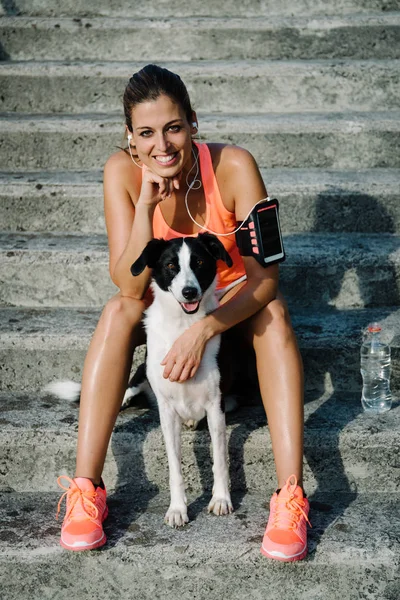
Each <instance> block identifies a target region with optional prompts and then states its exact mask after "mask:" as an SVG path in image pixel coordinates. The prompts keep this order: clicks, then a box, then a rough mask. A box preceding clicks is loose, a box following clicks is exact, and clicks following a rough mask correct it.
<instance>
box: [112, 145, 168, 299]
mask: <svg viewBox="0 0 400 600" xmlns="http://www.w3.org/2000/svg"><path fill="white" fill-rule="evenodd" d="M137 171H138V168H137V167H136V166H134V165H132V164H131V161H130V158H129V157H128V156H126V155H125V154H124V153H122V152H118V153H117V154H114V155H113V156H111V157H110V158H109V159H108V161H107V163H106V165H105V167H104V214H105V219H106V227H107V234H108V244H109V253H110V265H109V268H110V275H111V279H112V281H113V282H114V283H115V285H117V286H118V287H119V289H120V290H121V294H122V295H123V296H130V297H132V298H137V299H142V298H143V296H144V295H145V293H146V290H147V288H148V286H149V283H150V278H151V271H150V269H148V268H146V269H145V270H144V271H143V273H141V274H140V275H138V276H137V277H133V276H132V274H131V272H130V268H131V265H132V263H133V262H134V261H135V260H136V259H137V258H138V257H139V256H140V254H141V253H142V251H143V249H144V247H145V246H146V244H147V243H148V242H149V241H150V240H151V239H152V238H153V215H154V210H155V208H156V206H157V204H158V203H159V202H160V201H162V200H164V199H165V198H166V196H167V195H168V194H169V193H170V192H171V190H172V188H171V186H172V185H175V186H179V183H178V182H177V181H174V180H166V179H163V178H162V177H160V176H158V175H154V173H152V172H151V171H150V170H149V169H147V170H146V171H145V172H144V173H143V177H142V173H141V172H140V173H138V172H137Z"/></svg>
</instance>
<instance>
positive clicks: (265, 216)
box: [257, 205, 284, 262]
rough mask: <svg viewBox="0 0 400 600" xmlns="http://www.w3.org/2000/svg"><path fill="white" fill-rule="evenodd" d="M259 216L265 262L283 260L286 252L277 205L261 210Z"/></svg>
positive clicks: (258, 212)
mask: <svg viewBox="0 0 400 600" xmlns="http://www.w3.org/2000/svg"><path fill="white" fill-rule="evenodd" d="M257 214H258V222H259V225H260V233H261V239H262V245H263V250H264V257H265V262H270V261H271V260H276V259H278V258H282V257H283V255H284V252H283V244H282V238H281V232H280V227H279V217H278V209H277V207H276V205H272V206H267V207H265V208H261V209H260V210H259V211H257Z"/></svg>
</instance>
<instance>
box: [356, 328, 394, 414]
mask: <svg viewBox="0 0 400 600" xmlns="http://www.w3.org/2000/svg"><path fill="white" fill-rule="evenodd" d="M367 331H368V333H367V337H366V338H365V340H364V342H363V344H362V346H361V375H362V378H363V388H362V397H361V404H362V406H363V408H364V410H365V411H366V412H367V413H371V414H380V413H384V412H386V411H387V410H390V408H391V407H392V394H391V391H390V346H389V345H388V344H385V343H384V342H382V341H381V339H380V337H381V327H380V325H379V324H378V323H372V324H371V325H369V326H368V330H367Z"/></svg>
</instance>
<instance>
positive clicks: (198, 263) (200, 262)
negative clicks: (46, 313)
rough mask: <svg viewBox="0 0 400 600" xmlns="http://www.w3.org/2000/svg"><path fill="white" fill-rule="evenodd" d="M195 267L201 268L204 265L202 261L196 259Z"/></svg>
mask: <svg viewBox="0 0 400 600" xmlns="http://www.w3.org/2000/svg"><path fill="white" fill-rule="evenodd" d="M197 265H198V266H199V267H202V266H203V265H204V260H201V258H198V259H197Z"/></svg>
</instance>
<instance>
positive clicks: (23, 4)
mask: <svg viewBox="0 0 400 600" xmlns="http://www.w3.org/2000/svg"><path fill="white" fill-rule="evenodd" d="M82 4H83V8H82ZM89 4H90V3H89ZM105 4H106V8H105V7H104V3H103V2H97V3H96V8H94V5H89V6H88V3H87V2H83V3H82V0H80V1H79V2H77V1H76V0H73V1H72V2H71V1H69V2H68V1H67V2H64V3H63V5H62V9H61V11H63V12H62V15H60V17H61V16H63V15H65V16H67V17H68V16H71V17H76V16H77V15H83V16H82V18H91V16H87V15H88V12H89V15H93V16H94V17H95V16H106V17H115V16H119V17H126V16H127V14H129V15H131V16H132V17H134V18H136V17H138V18H141V17H143V13H144V12H145V11H147V10H149V12H148V13H147V15H146V16H148V18H159V16H160V8H159V5H154V4H153V5H152V4H151V3H150V6H146V5H144V6H142V5H141V6H140V7H139V8H138V9H136V10H135V3H128V7H129V8H128V7H127V6H126V3H125V2H123V3H122V5H121V3H120V2H118V3H116V4H117V6H114V3H112V4H111V5H110V3H109V2H106V3H105ZM382 4H383V6H382ZM170 5H171V7H172V12H171V13H170V15H169V16H176V14H178V15H180V14H182V5H181V4H178V7H177V6H176V4H174V3H173V2H172V3H171V2H168V3H165V2H163V3H162V10H163V13H164V14H165V12H166V9H169V8H170ZM371 5H372V6H371ZM211 6H212V5H211ZM276 6H277V4H276V2H270V1H267V2H261V3H260V2H255V3H253V6H252V3H251V2H250V3H249V2H246V3H245V4H244V6H243V8H244V12H243V15H240V13H239V15H238V16H247V15H249V14H251V15H252V16H255V17H258V18H260V16H261V17H268V18H269V17H270V16H271V14H272V15H275V14H276V15H277V16H280V15H282V13H283V15H286V14H288V15H290V16H293V15H295V16H300V17H301V16H303V15H304V14H307V13H309V14H310V16H311V17H312V16H316V17H318V16H319V17H320V18H323V17H324V16H329V15H335V14H337V12H338V11H340V12H341V13H343V14H345V15H347V14H377V15H381V14H382V13H383V11H388V12H395V11H396V10H397V9H398V2H397V0H389V1H386V2H384V3H382V2H381V3H379V2H360V1H355V2H354V1H350V2H349V1H346V0H344V1H343V0H342V1H341V2H339V3H338V2H335V4H334V5H333V6H332V7H331V5H330V3H328V4H327V3H326V2H325V3H324V2H322V3H321V2H319V3H311V5H310V3H309V2H307V0H306V1H305V2H304V1H303V2H297V3H293V2H291V1H290V0H289V1H288V0H286V1H285V2H283V3H282V2H281V3H279V8H278V11H277V12H274V11H275V9H276ZM311 6H312V9H311ZM100 7H101V9H100V10H101V11H102V12H98V11H99V8H100ZM221 7H225V12H222V16H223V17H225V18H229V15H230V14H232V13H233V12H234V10H235V9H237V8H238V5H237V3H232V2H228V3H226V2H225V3H224V4H222V5H221V6H219V7H218V8H217V13H218V14H220V10H219V9H220V8H221ZM57 8H58V7H57ZM127 8H128V10H127ZM214 8H215V7H212V8H211V11H212V10H213V9H214ZM90 11H92V12H90ZM93 11H96V12H93ZM190 11H193V12H190ZM54 12H56V13H57V9H56V10H54V3H51V9H50V10H49V8H48V6H47V3H46V2H36V3H33V7H32V1H31V0H20V1H19V2H18V6H15V5H14V4H12V3H10V2H8V3H7V5H5V6H4V7H3V6H0V14H12V15H16V16H23V15H31V16H37V17H39V18H40V17H43V16H45V15H50V16H54V14H53V13H54ZM200 12H201V13H202V14H204V15H205V16H208V15H209V13H210V6H209V4H204V5H201V4H200V5H199V3H195V4H194V6H192V4H191V3H188V2H187V3H186V5H185V11H184V14H185V15H188V14H190V15H192V16H198V15H199V13H200Z"/></svg>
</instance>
